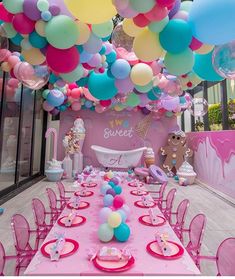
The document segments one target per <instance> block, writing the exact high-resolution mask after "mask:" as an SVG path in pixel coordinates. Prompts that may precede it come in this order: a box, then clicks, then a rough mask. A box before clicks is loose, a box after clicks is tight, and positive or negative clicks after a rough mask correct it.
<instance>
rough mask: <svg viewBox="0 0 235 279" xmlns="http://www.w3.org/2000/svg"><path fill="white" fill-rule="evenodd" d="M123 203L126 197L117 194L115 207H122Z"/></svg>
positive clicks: (114, 202)
mask: <svg viewBox="0 0 235 279" xmlns="http://www.w3.org/2000/svg"><path fill="white" fill-rule="evenodd" d="M123 204H124V199H123V198H122V197H121V196H119V195H117V196H116V197H115V198H114V199H113V206H114V207H115V208H117V209H118V208H121V207H122V206H123Z"/></svg>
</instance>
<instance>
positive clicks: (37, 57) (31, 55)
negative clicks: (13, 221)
mask: <svg viewBox="0 0 235 279" xmlns="http://www.w3.org/2000/svg"><path fill="white" fill-rule="evenodd" d="M21 54H22V56H23V57H24V59H25V61H27V62H28V63H30V64H32V65H40V64H42V63H44V62H45V60H46V57H45V56H44V55H43V54H42V52H41V51H40V50H39V49H38V48H30V49H28V50H22V52H21Z"/></svg>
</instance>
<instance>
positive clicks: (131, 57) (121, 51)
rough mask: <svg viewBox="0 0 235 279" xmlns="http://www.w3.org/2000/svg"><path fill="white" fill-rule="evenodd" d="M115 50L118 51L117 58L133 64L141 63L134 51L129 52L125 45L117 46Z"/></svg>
mask: <svg viewBox="0 0 235 279" xmlns="http://www.w3.org/2000/svg"><path fill="white" fill-rule="evenodd" d="M115 50H116V52H117V58H121V59H125V60H127V61H128V63H129V64H130V65H132V66H133V65H135V64H137V63H139V59H138V58H137V56H136V55H135V53H134V52H129V51H127V50H126V49H125V48H123V47H117V48H115Z"/></svg>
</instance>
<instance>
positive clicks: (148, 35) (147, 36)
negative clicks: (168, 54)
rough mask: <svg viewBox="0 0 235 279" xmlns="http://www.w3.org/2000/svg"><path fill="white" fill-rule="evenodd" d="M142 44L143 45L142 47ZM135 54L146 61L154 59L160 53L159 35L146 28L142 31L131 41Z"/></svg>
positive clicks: (161, 50)
mask: <svg viewBox="0 0 235 279" xmlns="http://www.w3.org/2000/svg"><path fill="white" fill-rule="evenodd" d="M143 45H144V46H145V47H143ZM133 50H134V52H135V54H136V56H137V57H138V58H139V59H140V60H142V61H146V62H150V61H154V60H156V59H157V58H159V57H160V56H161V55H162V52H163V49H162V47H161V45H160V42H159V35H158V34H155V33H153V32H151V31H149V30H148V29H146V30H144V31H142V32H141V33H140V34H139V35H138V36H137V37H135V39H134V42H133Z"/></svg>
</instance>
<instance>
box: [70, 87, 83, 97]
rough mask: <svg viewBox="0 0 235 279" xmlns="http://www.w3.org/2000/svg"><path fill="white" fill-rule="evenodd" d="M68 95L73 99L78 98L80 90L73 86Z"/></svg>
mask: <svg viewBox="0 0 235 279" xmlns="http://www.w3.org/2000/svg"><path fill="white" fill-rule="evenodd" d="M70 96H71V97H72V98H73V99H79V98H80V96H81V90H80V89H79V88H74V89H72V90H71V94H70Z"/></svg>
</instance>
